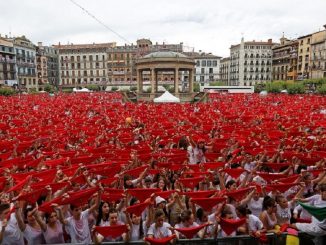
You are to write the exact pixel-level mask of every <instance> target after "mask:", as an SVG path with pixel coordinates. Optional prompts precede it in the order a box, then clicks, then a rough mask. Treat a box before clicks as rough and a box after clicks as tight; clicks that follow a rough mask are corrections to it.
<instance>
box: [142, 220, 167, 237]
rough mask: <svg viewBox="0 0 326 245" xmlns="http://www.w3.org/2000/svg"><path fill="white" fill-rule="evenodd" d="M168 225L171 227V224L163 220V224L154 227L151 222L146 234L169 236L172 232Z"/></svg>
mask: <svg viewBox="0 0 326 245" xmlns="http://www.w3.org/2000/svg"><path fill="white" fill-rule="evenodd" d="M169 227H171V225H170V224H169V223H166V222H163V225H162V226H161V227H156V224H155V223H153V224H151V226H150V227H149V229H148V232H147V235H153V237H154V238H164V237H168V236H171V235H172V232H171V230H170V229H169Z"/></svg>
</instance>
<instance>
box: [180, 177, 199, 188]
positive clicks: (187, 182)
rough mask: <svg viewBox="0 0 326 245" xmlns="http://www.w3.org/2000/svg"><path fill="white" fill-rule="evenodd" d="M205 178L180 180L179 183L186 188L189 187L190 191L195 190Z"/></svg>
mask: <svg viewBox="0 0 326 245" xmlns="http://www.w3.org/2000/svg"><path fill="white" fill-rule="evenodd" d="M203 179H204V177H196V178H180V179H179V182H180V183H181V184H183V185H184V186H185V187H188V188H190V189H193V188H195V186H197V185H198V184H199V182H200V181H202V180H203Z"/></svg>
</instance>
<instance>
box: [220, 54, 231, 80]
mask: <svg viewBox="0 0 326 245" xmlns="http://www.w3.org/2000/svg"><path fill="white" fill-rule="evenodd" d="M220 76H221V81H222V82H223V83H224V84H225V85H229V84H230V57H226V58H223V59H221V63H220Z"/></svg>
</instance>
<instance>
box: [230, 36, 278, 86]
mask: <svg viewBox="0 0 326 245" xmlns="http://www.w3.org/2000/svg"><path fill="white" fill-rule="evenodd" d="M273 45H275V44H274V43H273V42H272V40H271V39H270V40H268V41H267V42H255V41H252V42H244V40H243V39H242V40H241V43H240V44H238V45H232V46H231V48H230V84H229V85H230V86H251V85H254V84H256V83H265V82H267V81H270V80H271V78H272V71H271V70H272V46H273Z"/></svg>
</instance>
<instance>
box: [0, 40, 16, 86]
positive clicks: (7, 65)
mask: <svg viewBox="0 0 326 245" xmlns="http://www.w3.org/2000/svg"><path fill="white" fill-rule="evenodd" d="M14 85H15V86H17V85H18V82H17V80H16V55H15V50H14V44H13V42H11V41H8V40H7V39H6V38H3V37H1V36H0V86H14Z"/></svg>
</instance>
